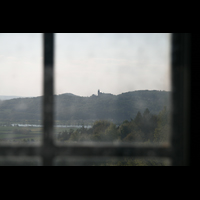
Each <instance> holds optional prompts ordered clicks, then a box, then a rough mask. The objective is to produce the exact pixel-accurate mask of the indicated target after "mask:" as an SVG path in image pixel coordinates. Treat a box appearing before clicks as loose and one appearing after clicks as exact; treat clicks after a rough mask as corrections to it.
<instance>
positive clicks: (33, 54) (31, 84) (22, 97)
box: [0, 33, 43, 144]
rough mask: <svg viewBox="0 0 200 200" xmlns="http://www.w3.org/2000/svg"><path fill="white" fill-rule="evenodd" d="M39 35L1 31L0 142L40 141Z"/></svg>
mask: <svg viewBox="0 0 200 200" xmlns="http://www.w3.org/2000/svg"><path fill="white" fill-rule="evenodd" d="M42 63H43V62H42V34H41V33H1V34H0V66H1V67H0V68H1V73H0V142H3V143H5V142H8V143H9V144H21V143H26V144H29V143H31V144H35V143H37V144H38V143H40V141H41V133H42V130H41V116H42V110H41V108H42V107H41V96H42Z"/></svg>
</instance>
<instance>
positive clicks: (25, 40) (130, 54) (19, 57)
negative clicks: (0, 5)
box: [0, 33, 171, 97]
mask: <svg viewBox="0 0 200 200" xmlns="http://www.w3.org/2000/svg"><path fill="white" fill-rule="evenodd" d="M0 44H1V45H0V66H1V74H0V95H1V96H20V97H36V96H42V90H43V88H42V76H43V70H42V64H43V55H42V53H43V52H42V49H43V47H42V34H41V33H37V34H36V33H33V34H31V33H17V34H13V33H11V34H4V33H1V34H0ZM169 54H170V34H168V33H162V34H160V33H142V34H141V33H116V34H113V33H104V34H103V33H90V34H86V33H76V34H72V33H67V34H55V94H63V93H72V94H75V95H78V96H91V95H92V94H97V90H98V89H100V90H101V91H102V92H105V93H112V94H114V95H118V94H121V93H125V92H129V91H135V90H165V91H170V90H171V88H170V87H171V86H170V59H169Z"/></svg>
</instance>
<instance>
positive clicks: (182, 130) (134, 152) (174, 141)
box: [0, 33, 191, 166]
mask: <svg viewBox="0 0 200 200" xmlns="http://www.w3.org/2000/svg"><path fill="white" fill-rule="evenodd" d="M171 42H172V43H171V82H172V97H171V102H172V112H171V113H172V115H171V120H172V121H171V122H172V137H171V141H170V144H169V145H163V144H156V145H137V144H111V143H98V144H88V143H81V144H78V143H77V144H66V145H63V146H61V145H56V144H55V142H54V138H53V129H54V128H53V127H54V113H53V110H54V34H53V33H44V34H43V55H44V61H43V95H44V96H43V140H42V141H43V143H42V144H41V146H35V145H32V146H31V145H29V146H8V145H6V144H5V145H4V144H1V145H0V156H8V155H9V156H10V155H12V156H39V157H42V160H43V163H42V164H43V165H44V166H52V165H53V160H54V158H55V157H57V156H66V157H68V156H76V157H78V156H85V157H91V156H95V157H124V156H126V157H127V156H128V157H129V156H130V157H161V158H170V159H171V160H172V166H181V165H189V158H190V151H189V147H190V146H189V144H190V140H189V139H190V138H189V133H190V129H189V128H190V124H189V114H190V107H189V103H190V65H191V54H190V52H191V51H190V49H191V34H189V33H173V34H172V39H171Z"/></svg>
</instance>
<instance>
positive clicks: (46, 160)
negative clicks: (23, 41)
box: [42, 33, 54, 165]
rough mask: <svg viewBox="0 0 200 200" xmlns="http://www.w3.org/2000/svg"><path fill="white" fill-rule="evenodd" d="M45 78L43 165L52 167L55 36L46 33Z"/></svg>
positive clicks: (44, 41)
mask: <svg viewBox="0 0 200 200" xmlns="http://www.w3.org/2000/svg"><path fill="white" fill-rule="evenodd" d="M43 37H44V38H43V39H44V40H43V45H44V47H43V50H44V52H43V53H44V73H43V75H44V77H43V80H44V82H43V84H44V85H43V144H42V145H43V148H42V149H43V151H42V156H43V165H52V160H53V154H52V153H53V152H52V149H53V125H54V123H53V111H54V99H53V94H54V91H53V84H54V34H53V33H44V35H43Z"/></svg>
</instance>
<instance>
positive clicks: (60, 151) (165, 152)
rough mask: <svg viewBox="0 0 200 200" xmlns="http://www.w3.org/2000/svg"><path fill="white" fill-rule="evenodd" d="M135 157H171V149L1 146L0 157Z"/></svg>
mask: <svg viewBox="0 0 200 200" xmlns="http://www.w3.org/2000/svg"><path fill="white" fill-rule="evenodd" d="M48 155H51V156H52V157H55V156H104V157H110V156H119V157H120V156H137V157H144V156H149V157H171V156H172V149H171V147H169V146H167V145H166V146H164V145H154V146H152V145H148V146H146V145H144V146H141V145H140V146H138V145H123V144H120V145H113V144H112V145H111V144H95V145H94V144H91V145H88V144H84V143H83V144H71V145H67V146H53V147H49V148H47V147H45V148H44V147H35V146H32V147H30V146H29V147H23V146H20V147H17V146H15V147H12V148H11V147H10V146H1V147H0V156H47V157H48Z"/></svg>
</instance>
